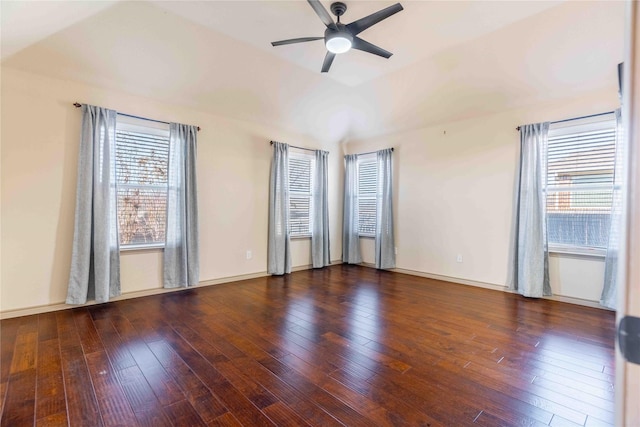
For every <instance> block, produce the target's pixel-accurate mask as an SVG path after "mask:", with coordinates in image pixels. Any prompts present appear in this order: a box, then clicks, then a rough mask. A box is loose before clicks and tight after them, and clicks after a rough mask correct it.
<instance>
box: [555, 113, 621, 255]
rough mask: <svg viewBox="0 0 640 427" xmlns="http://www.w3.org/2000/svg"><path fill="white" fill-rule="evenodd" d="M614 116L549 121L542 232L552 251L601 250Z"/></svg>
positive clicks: (606, 236)
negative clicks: (545, 203)
mask: <svg viewBox="0 0 640 427" xmlns="http://www.w3.org/2000/svg"><path fill="white" fill-rule="evenodd" d="M615 149H616V122H615V117H614V116H613V114H609V115H603V116H598V117H597V118H595V120H594V118H591V119H590V120H586V119H585V120H581V121H578V120H575V121H574V120H572V121H570V122H564V123H558V124H552V125H551V126H550V128H549V139H548V143H547V176H546V178H547V187H546V197H547V234H548V241H549V246H550V248H551V249H552V250H557V251H566V252H584V251H585V250H586V251H587V252H588V251H595V252H598V251H599V250H602V249H604V248H606V246H607V241H608V239H609V222H610V215H611V204H612V199H613V178H614V167H615Z"/></svg>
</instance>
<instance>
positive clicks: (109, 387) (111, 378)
mask: <svg viewBox="0 0 640 427" xmlns="http://www.w3.org/2000/svg"><path fill="white" fill-rule="evenodd" d="M86 359H87V367H88V368H89V372H90V373H91V376H92V381H93V386H94V389H95V392H96V397H97V399H98V406H99V407H100V413H101V414H102V419H103V420H104V423H105V425H107V426H126V425H134V424H135V423H136V421H135V416H134V414H133V411H132V410H131V406H130V405H129V401H128V400H127V398H126V396H125V394H124V392H123V390H122V387H121V386H120V382H119V381H118V377H117V373H116V371H115V370H114V369H113V368H112V367H111V364H110V363H109V358H108V357H107V355H106V353H104V352H102V351H94V352H92V353H91V354H88V355H87V356H86Z"/></svg>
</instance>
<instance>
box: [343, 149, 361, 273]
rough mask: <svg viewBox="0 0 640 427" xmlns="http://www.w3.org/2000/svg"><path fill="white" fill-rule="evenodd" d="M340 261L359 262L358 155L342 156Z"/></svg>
mask: <svg viewBox="0 0 640 427" xmlns="http://www.w3.org/2000/svg"><path fill="white" fill-rule="evenodd" d="M342 262H346V263H349V264H360V263H361V262H362V255H361V254H360V236H359V235H358V155H357V154H347V155H346V156H344V203H343V214H342Z"/></svg>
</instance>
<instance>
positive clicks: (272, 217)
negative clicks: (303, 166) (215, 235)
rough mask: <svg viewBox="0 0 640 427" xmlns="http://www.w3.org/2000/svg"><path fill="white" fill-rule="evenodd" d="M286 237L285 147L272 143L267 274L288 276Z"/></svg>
mask: <svg viewBox="0 0 640 427" xmlns="http://www.w3.org/2000/svg"><path fill="white" fill-rule="evenodd" d="M290 245H291V236H290V234H289V145H287V144H283V143H281V142H274V143H273V157H272V160H271V176H270V179H269V241H268V263H267V272H268V273H269V274H276V275H281V274H285V273H291V247H290Z"/></svg>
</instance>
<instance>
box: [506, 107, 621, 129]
mask: <svg viewBox="0 0 640 427" xmlns="http://www.w3.org/2000/svg"><path fill="white" fill-rule="evenodd" d="M613 113H615V111H607V112H604V113H598V114H589V115H588V116H581V117H573V118H571V119H564V120H556V121H555V122H549V123H550V124H552V125H553V124H556V123H563V122H570V121H572V120H580V119H589V118H591V117H598V116H605V115H607V114H613ZM516 130H520V126H518V127H517V128H516Z"/></svg>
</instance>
